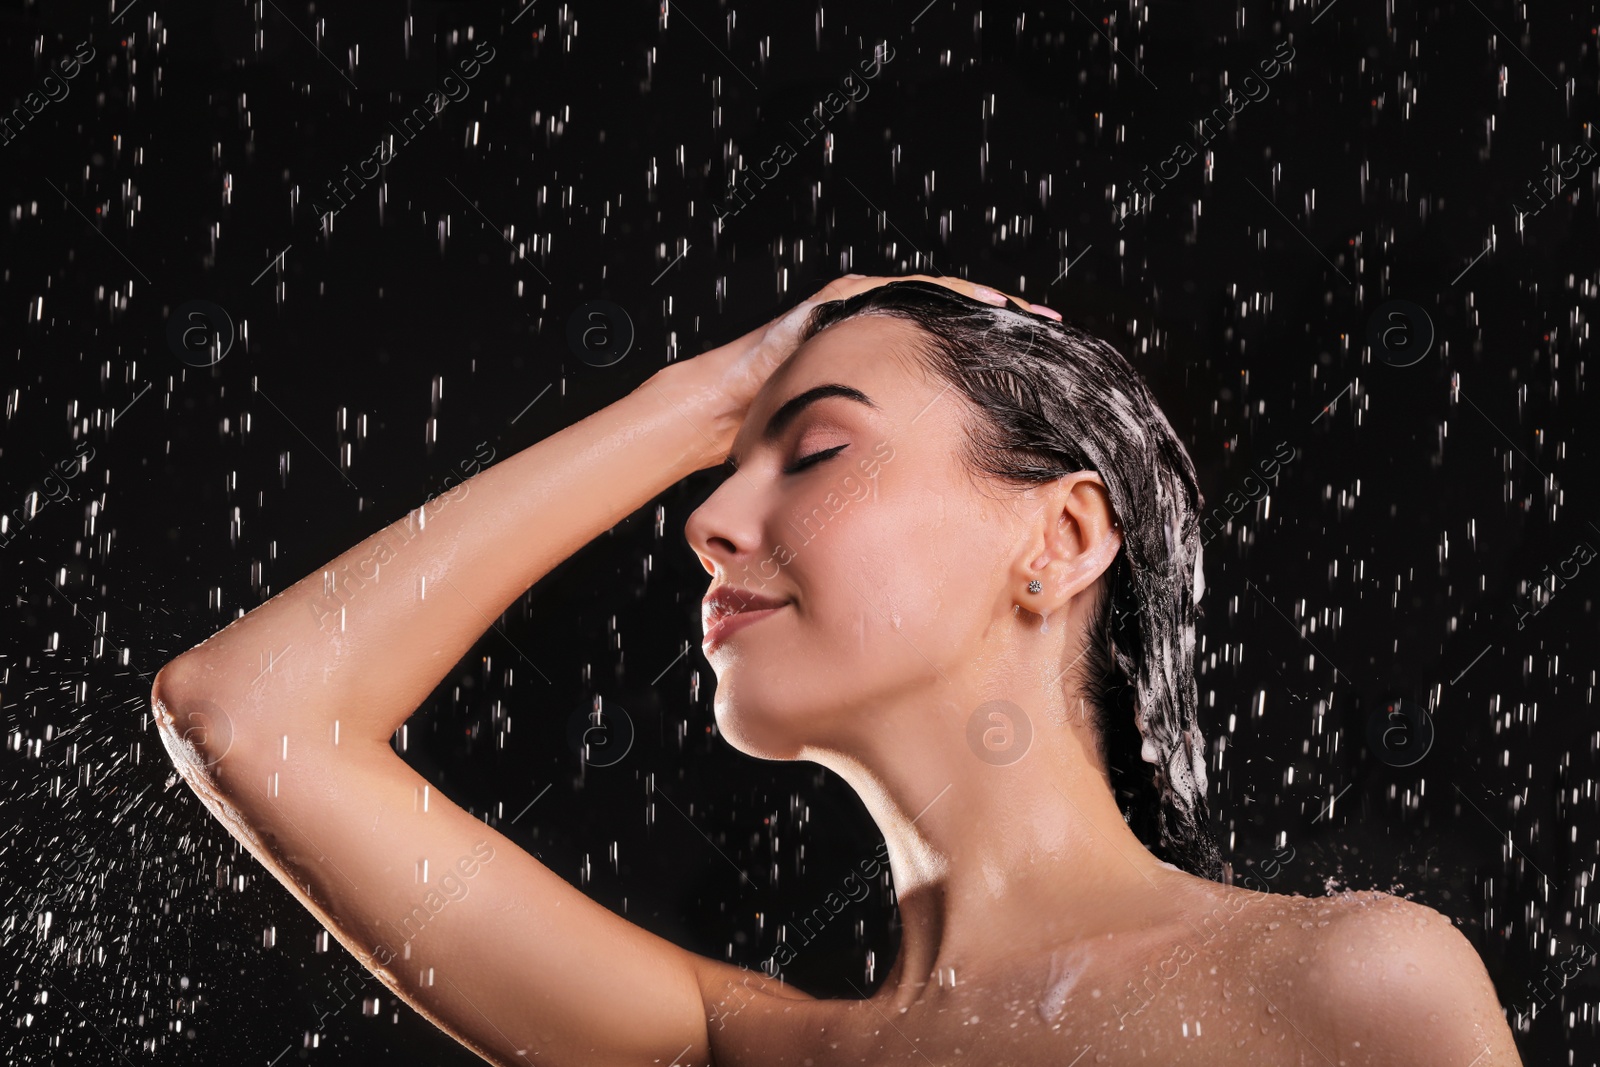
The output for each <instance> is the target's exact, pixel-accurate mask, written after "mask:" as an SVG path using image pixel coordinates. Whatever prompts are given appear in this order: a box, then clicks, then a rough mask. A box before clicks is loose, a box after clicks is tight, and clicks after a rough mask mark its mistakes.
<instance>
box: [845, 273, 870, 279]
mask: <svg viewBox="0 0 1600 1067" xmlns="http://www.w3.org/2000/svg"><path fill="white" fill-rule="evenodd" d="M845 277H846V278H865V277H866V275H865V274H846V275H845Z"/></svg>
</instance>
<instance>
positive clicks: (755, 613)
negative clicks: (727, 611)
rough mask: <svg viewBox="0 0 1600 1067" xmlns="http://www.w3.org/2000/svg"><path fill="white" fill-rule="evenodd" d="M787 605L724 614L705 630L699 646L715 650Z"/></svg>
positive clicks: (711, 650) (708, 650) (706, 649)
mask: <svg viewBox="0 0 1600 1067" xmlns="http://www.w3.org/2000/svg"><path fill="white" fill-rule="evenodd" d="M788 606H789V605H788V604H779V605H778V606H777V607H775V608H756V609H753V610H750V611H740V612H735V613H734V614H732V615H724V616H723V617H722V618H720V619H718V620H717V621H716V622H715V623H713V624H712V626H711V628H710V629H709V630H707V631H706V636H705V639H704V640H702V641H701V642H700V647H701V648H703V649H705V651H706V652H708V653H710V652H715V651H716V650H717V649H718V648H721V647H722V644H723V642H725V641H726V640H727V639H728V638H729V637H731V636H733V635H734V634H735V633H738V632H739V631H740V630H743V629H744V628H745V627H746V626H751V625H754V624H755V623H758V622H760V621H761V620H762V619H764V618H766V617H767V616H769V615H773V614H776V613H777V612H780V611H782V610H783V609H784V608H786V607H788Z"/></svg>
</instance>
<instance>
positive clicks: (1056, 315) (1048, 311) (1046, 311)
mask: <svg viewBox="0 0 1600 1067" xmlns="http://www.w3.org/2000/svg"><path fill="white" fill-rule="evenodd" d="M1033 310H1035V311H1037V312H1039V313H1040V314H1041V315H1049V316H1050V317H1051V318H1052V319H1055V320H1056V321H1057V322H1060V321H1061V312H1059V311H1057V310H1055V309H1054V308H1047V307H1045V306H1044V305H1043V304H1035V305H1033Z"/></svg>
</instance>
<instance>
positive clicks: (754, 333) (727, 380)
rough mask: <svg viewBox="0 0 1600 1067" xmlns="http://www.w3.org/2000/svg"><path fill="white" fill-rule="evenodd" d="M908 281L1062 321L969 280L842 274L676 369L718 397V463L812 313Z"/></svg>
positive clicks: (1040, 306)
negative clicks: (1010, 304)
mask: <svg viewBox="0 0 1600 1067" xmlns="http://www.w3.org/2000/svg"><path fill="white" fill-rule="evenodd" d="M906 281H919V282H933V283H934V284H936V285H943V286H945V287H946V288H948V289H953V290H955V291H956V292H958V293H961V294H962V295H964V296H970V297H972V298H973V299H975V300H982V301H984V302H985V303H990V304H994V305H996V306H999V307H1003V306H1005V304H1006V302H1007V301H1008V300H1009V301H1011V302H1013V303H1015V304H1016V305H1017V306H1019V307H1021V308H1022V309H1023V310H1024V311H1030V312H1036V313H1038V314H1041V315H1047V316H1049V317H1050V318H1053V319H1055V320H1056V321H1058V322H1059V321H1060V320H1061V314H1060V313H1059V312H1056V311H1052V310H1051V309H1050V308H1047V307H1045V306H1044V305H1043V304H1030V303H1029V302H1028V301H1026V300H1023V299H1021V298H1020V297H1015V296H1007V295H1006V294H1005V293H1001V292H997V291H996V290H994V289H990V288H988V287H987V286H982V285H978V284H977V283H975V282H969V281H967V280H966V279H964V278H949V277H938V278H935V277H930V276H929V275H926V274H908V275H905V276H903V277H883V276H875V277H868V276H866V275H862V274H846V275H845V276H844V277H842V278H838V279H835V280H834V281H832V282H829V283H828V284H827V285H825V286H823V287H822V288H821V289H820V290H818V291H817V292H816V293H814V294H812V296H811V297H810V298H809V299H807V300H805V301H802V302H801V303H799V304H796V305H795V306H794V307H792V308H790V309H789V310H788V311H787V312H785V313H784V314H782V315H780V316H778V317H777V318H775V319H773V320H772V321H771V322H769V323H767V324H766V325H765V326H761V327H758V328H756V329H754V330H751V331H750V332H749V333H747V334H745V335H744V336H743V337H740V338H739V339H738V340H735V341H730V342H729V343H727V344H725V345H722V346H721V347H720V348H714V349H712V350H711V351H709V352H706V353H703V354H702V355H698V356H695V357H694V358H693V359H691V360H686V361H684V362H683V363H681V364H675V365H674V366H678V367H681V368H682V369H683V370H684V371H686V372H689V373H691V374H693V375H695V376H696V377H697V379H698V380H697V383H696V384H697V385H698V386H700V389H699V390H697V391H700V392H701V393H702V395H704V394H703V390H704V389H706V388H709V389H710V390H712V391H713V392H714V393H715V394H716V396H717V409H718V417H717V426H716V433H717V437H716V448H717V450H718V451H720V453H721V454H720V455H719V456H717V458H716V462H719V463H720V462H721V461H722V459H723V458H724V457H726V455H727V450H728V449H729V448H731V447H732V445H733V437H734V435H735V434H736V433H738V430H739V426H740V425H741V424H742V423H743V422H744V415H745V412H746V411H748V410H749V407H750V403H751V401H753V400H754V399H755V397H756V394H757V393H758V392H760V391H761V387H762V386H763V385H765V384H766V382H767V379H768V378H770V377H772V372H773V371H775V370H777V369H778V368H779V367H780V366H782V365H783V363H784V361H785V360H787V359H788V358H789V357H790V356H792V355H793V354H794V351H795V349H796V348H797V347H799V336H800V330H801V328H802V327H803V326H804V325H805V321H806V318H807V317H808V316H809V315H810V314H811V312H812V309H814V308H815V307H816V306H817V305H818V304H825V303H827V302H829V301H832V300H844V299H846V298H847V297H852V296H855V295H856V294H858V293H864V292H866V291H867V290H868V289H876V288H877V287H878V286H880V285H887V284H889V283H890V282H906ZM702 376H703V377H702Z"/></svg>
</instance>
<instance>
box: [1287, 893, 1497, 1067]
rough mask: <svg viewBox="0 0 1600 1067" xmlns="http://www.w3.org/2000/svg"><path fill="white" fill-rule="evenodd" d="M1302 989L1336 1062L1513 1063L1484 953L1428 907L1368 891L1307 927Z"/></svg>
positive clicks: (1481, 1066)
mask: <svg viewBox="0 0 1600 1067" xmlns="http://www.w3.org/2000/svg"><path fill="white" fill-rule="evenodd" d="M1314 939H1315V942H1316V943H1315V947H1314V951H1313V952H1312V954H1311V961H1310V964H1309V967H1310V974H1309V975H1308V979H1309V980H1308V981H1307V983H1306V990H1305V993H1306V995H1307V996H1308V997H1309V998H1310V1013H1311V1017H1312V1018H1313V1019H1315V1029H1316V1031H1317V1033H1318V1034H1319V1035H1320V1036H1319V1038H1318V1043H1319V1044H1322V1047H1323V1049H1324V1051H1325V1052H1326V1053H1327V1054H1329V1055H1332V1056H1333V1057H1334V1059H1335V1060H1336V1061H1338V1062H1342V1063H1347V1064H1373V1065H1377V1064H1406V1065H1411V1067H1433V1065H1437V1067H1469V1065H1470V1067H1520V1065H1521V1063H1522V1061H1521V1059H1520V1058H1519V1057H1518V1054H1517V1049H1516V1045H1515V1043H1514V1042H1513V1041H1512V1038H1511V1029H1510V1027H1509V1026H1507V1025H1506V1020H1505V1015H1504V1013H1503V1011H1502V1009H1501V1006H1500V1001H1499V997H1498V996H1497V995H1496V993H1495V989H1494V984H1493V983H1492V982H1491V981H1490V980H1489V975H1488V972H1487V971H1486V970H1485V969H1484V966H1483V961H1482V960H1481V959H1480V958H1479V957H1478V953H1477V952H1476V951H1475V950H1474V949H1473V947H1472V945H1471V943H1470V942H1468V941H1467V939H1466V937H1464V936H1463V935H1462V934H1461V932H1460V931H1459V930H1457V929H1456V928H1455V927H1454V926H1453V925H1452V924H1451V922H1450V920H1449V919H1447V918H1446V917H1445V916H1443V915H1441V914H1439V913H1438V912H1436V911H1434V910H1433V909H1432V908H1428V907H1424V906H1422V905H1420V904H1414V903H1412V902H1410V901H1407V900H1403V899H1401V898H1399V897H1394V896H1390V895H1388V894H1384V893H1373V894H1370V895H1362V896H1359V897H1354V898H1346V899H1345V900H1343V901H1342V902H1341V905H1340V907H1339V908H1338V910H1337V911H1336V912H1335V914H1334V916H1333V918H1332V921H1331V922H1330V923H1329V924H1328V925H1327V926H1326V927H1325V928H1319V929H1318V930H1317V931H1316V934H1315V938H1314Z"/></svg>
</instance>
